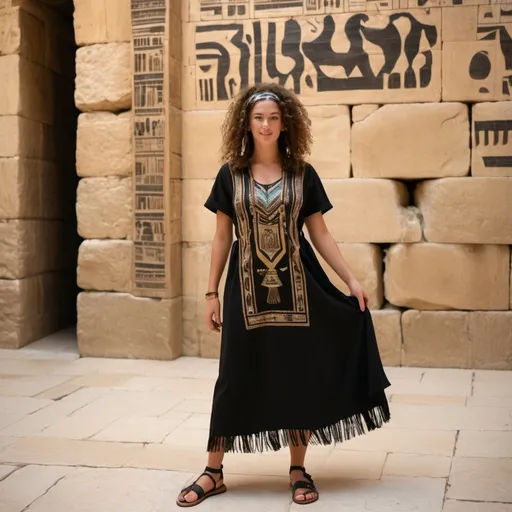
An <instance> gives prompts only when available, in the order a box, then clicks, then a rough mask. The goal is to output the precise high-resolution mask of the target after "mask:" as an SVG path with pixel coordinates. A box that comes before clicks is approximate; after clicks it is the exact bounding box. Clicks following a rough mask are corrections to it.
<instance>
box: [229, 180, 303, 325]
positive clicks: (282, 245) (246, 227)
mask: <svg viewBox="0 0 512 512" xmlns="http://www.w3.org/2000/svg"><path fill="white" fill-rule="evenodd" d="M232 176H233V189H234V206H235V213H236V216H237V223H238V230H239V249H240V250H239V275H240V287H241V293H242V304H243V313H244V320H245V326H246V328H247V329H254V328H257V327H264V326H271V325H274V326H276V325H295V326H308V325H309V308H308V301H307V290H306V278H305V275H304V267H303V265H302V261H301V259H300V253H299V233H298V217H299V212H300V208H301V206H302V201H303V194H302V186H303V183H302V175H299V174H295V173H285V175H284V177H283V179H281V180H279V181H277V182H275V183H273V184H271V185H260V184H259V183H257V182H255V181H254V180H253V179H252V178H251V177H250V176H249V174H248V173H232ZM253 248H254V252H253V250H252V249H253ZM283 273H286V274H288V275H289V280H288V279H286V280H285V282H286V283H288V282H289V283H290V287H291V290H290V292H291V293H287V294H286V296H291V301H290V300H283V299H282V288H283V286H284V284H283V280H282V277H283V275H284V274H283ZM255 274H258V275H259V276H262V278H263V279H262V281H261V284H257V283H255V278H254V276H255ZM280 274H281V277H280ZM260 286H261V287H262V288H263V289H260V290H257V288H256V287H260ZM265 292H266V293H265Z"/></svg>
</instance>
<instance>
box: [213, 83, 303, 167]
mask: <svg viewBox="0 0 512 512" xmlns="http://www.w3.org/2000/svg"><path fill="white" fill-rule="evenodd" d="M262 92H271V93H274V94H275V95H276V96H277V97H278V98H279V99H280V100H281V101H280V103H279V110H280V111H281V118H282V121H283V125H284V127H285V128H286V129H285V130H284V131H282V132H281V134H280V135H279V139H278V147H279V154H280V155H281V165H282V166H283V169H290V170H292V171H294V172H300V171H301V170H302V169H303V168H304V165H305V158H306V155H308V154H309V153H310V148H311V144H312V142H313V138H312V136H311V120H310V119H309V115H308V112H307V110H306V108H305V107H304V105H302V103H301V102H300V101H299V99H298V98H297V96H296V95H295V94H294V93H293V92H291V91H289V90H288V89H286V88H284V87H282V86H281V85H278V84H267V83H264V84H258V85H255V86H253V87H249V88H248V89H245V90H243V91H241V92H240V93H239V94H238V96H237V97H236V98H235V99H234V100H233V102H232V103H231V105H230V106H229V109H228V112H227V114H226V118H225V119H224V123H223V124H222V129H221V130H222V150H221V153H222V157H221V158H222V161H223V162H227V163H229V165H230V166H231V168H232V169H233V170H234V171H243V170H244V169H246V168H247V167H248V166H249V163H250V160H251V158H252V155H253V152H254V139H253V137H252V133H251V132H250V131H248V128H249V120H250V111H251V109H252V107H254V104H251V105H250V106H248V102H249V99H250V98H251V96H252V95H253V94H257V93H262Z"/></svg>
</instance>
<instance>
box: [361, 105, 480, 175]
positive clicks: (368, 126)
mask: <svg viewBox="0 0 512 512" xmlns="http://www.w3.org/2000/svg"><path fill="white" fill-rule="evenodd" d="M469 161H470V149H469V118H468V107H467V106H466V105H463V104H462V103H444V104H431V103H429V104H416V105H415V104H410V105H384V106H383V107H381V108H379V109H378V110H377V111H376V112H374V113H373V114H371V115H369V116H368V117H366V118H365V119H363V120H362V121H359V122H355V123H354V125H353V127H352V167H353V174H354V176H355V177H359V178H409V179H419V178H436V177H442V176H464V175H466V174H468V172H469Z"/></svg>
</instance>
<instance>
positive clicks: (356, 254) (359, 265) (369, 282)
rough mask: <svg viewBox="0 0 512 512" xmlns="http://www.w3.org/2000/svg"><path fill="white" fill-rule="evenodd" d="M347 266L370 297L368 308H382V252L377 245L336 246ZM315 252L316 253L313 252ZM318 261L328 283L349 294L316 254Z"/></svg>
mask: <svg viewBox="0 0 512 512" xmlns="http://www.w3.org/2000/svg"><path fill="white" fill-rule="evenodd" d="M338 247H339V249H340V251H341V254H342V255H343V257H344V259H345V261H346V262H347V264H348V266H349V267H350V269H351V270H352V272H353V273H354V275H355V276H356V278H357V279H358V280H359V282H360V283H361V284H362V286H363V288H364V289H365V290H366V292H367V293H368V295H369V297H370V301H369V304H368V306H369V308H370V309H379V308H381V307H382V300H383V283H382V251H381V249H380V247H379V246H378V245H371V244H338ZM315 252H316V251H315ZM317 257H318V260H319V261H320V264H321V265H322V267H323V269H324V271H325V273H326V274H327V276H328V277H329V279H330V281H331V282H332V283H333V284H334V285H335V286H336V287H337V288H338V289H340V290H341V291H342V292H343V293H345V294H347V295H348V294H349V293H350V292H349V289H348V287H347V285H346V284H345V283H344V282H343V281H342V280H341V278H340V277H339V276H338V275H337V274H336V272H334V270H332V268H331V267H330V266H329V265H328V264H327V263H326V262H325V260H324V259H323V258H322V257H321V256H320V255H319V254H318V252H317Z"/></svg>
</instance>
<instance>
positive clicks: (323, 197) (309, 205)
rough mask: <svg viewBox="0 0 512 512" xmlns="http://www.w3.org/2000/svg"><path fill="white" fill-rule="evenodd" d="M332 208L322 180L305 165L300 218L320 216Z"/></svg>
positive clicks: (310, 167) (309, 166)
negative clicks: (317, 214) (315, 214)
mask: <svg viewBox="0 0 512 512" xmlns="http://www.w3.org/2000/svg"><path fill="white" fill-rule="evenodd" d="M331 208H332V204H331V202H330V201H329V198H328V197H327V194H326V192H325V189H324V186H323V184H322V180H321V179H320V176H318V173H317V172H316V171H315V169H314V168H313V166H312V165H309V164H308V165H306V171H305V175H304V203H303V205H302V211H301V214H302V217H303V218H306V217H309V216H310V215H313V214H314V213H318V212H321V213H322V215H323V214H324V213H327V212H328V211H329V210H330V209H331Z"/></svg>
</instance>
